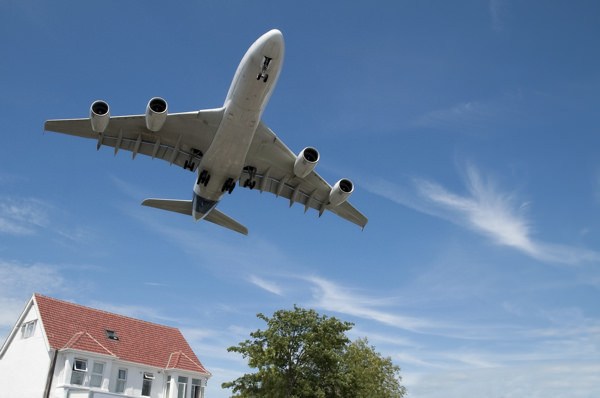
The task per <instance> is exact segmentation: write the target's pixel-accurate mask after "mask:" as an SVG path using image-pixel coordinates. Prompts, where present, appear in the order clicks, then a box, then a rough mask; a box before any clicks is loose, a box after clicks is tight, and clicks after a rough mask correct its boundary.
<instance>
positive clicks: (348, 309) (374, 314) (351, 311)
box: [304, 276, 439, 332]
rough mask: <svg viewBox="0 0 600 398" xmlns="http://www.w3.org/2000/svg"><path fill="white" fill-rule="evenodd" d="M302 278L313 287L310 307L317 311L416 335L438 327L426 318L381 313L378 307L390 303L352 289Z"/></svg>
mask: <svg viewBox="0 0 600 398" xmlns="http://www.w3.org/2000/svg"><path fill="white" fill-rule="evenodd" d="M304 279H306V280H307V281H309V282H311V283H312V284H313V293H314V297H313V300H314V303H311V305H313V306H315V307H317V308H322V309H324V310H327V311H332V312H338V313H341V314H346V315H351V316H355V317H358V318H363V319H371V320H374V321H377V322H379V323H382V324H385V325H389V326H394V327H397V328H400V329H405V330H410V331H415V332H422V331H424V330H425V329H431V328H433V327H435V326H439V325H437V324H435V323H434V322H431V321H428V320H425V319H420V318H415V317H411V316H404V315H399V314H398V313H396V312H393V311H383V310H381V309H380V307H382V306H385V305H390V304H392V303H391V302H390V303H388V302H386V301H387V300H382V299H374V298H370V297H366V296H361V295H359V294H358V293H357V292H356V291H352V289H348V288H344V287H342V286H339V285H336V284H335V283H333V282H331V281H328V280H326V279H323V278H320V277H316V276H312V277H305V278H304Z"/></svg>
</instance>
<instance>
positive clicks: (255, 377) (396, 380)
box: [222, 306, 405, 398]
mask: <svg viewBox="0 0 600 398" xmlns="http://www.w3.org/2000/svg"><path fill="white" fill-rule="evenodd" d="M257 317H258V318H260V319H262V320H263V321H265V322H266V323H267V328H266V329H265V330H260V329H259V330H257V331H255V332H252V333H250V337H251V339H248V340H246V341H243V342H241V343H239V344H238V345H237V346H233V347H229V348H228V349H227V350H228V351H229V352H237V353H240V354H242V356H243V357H244V358H246V359H248V365H249V366H250V367H251V368H254V369H256V372H255V373H249V374H245V375H243V376H241V377H239V378H238V379H236V380H234V381H232V382H228V383H223V384H222V387H223V388H232V389H233V392H234V397H239V398H242V397H244V398H248V397H269V398H284V397H285V398H292V397H294V398H309V397H311V398H312V397H319V398H330V397H331V398H335V397H356V398H362V397H382V398H388V397H389V398H397V397H402V396H403V395H404V393H405V390H404V387H402V386H401V385H400V380H401V378H400V375H399V370H400V369H399V368H398V367H397V366H395V365H393V364H392V362H391V359H389V358H382V357H381V356H380V355H379V354H378V353H376V352H375V351H374V348H373V347H371V346H369V345H368V342H367V340H366V339H364V340H360V339H359V340H357V341H356V342H353V343H351V342H350V339H348V337H347V336H346V332H347V331H348V330H350V329H351V328H352V326H353V325H352V323H349V322H342V321H340V320H338V319H336V318H335V317H327V316H322V315H319V314H317V312H315V311H314V310H307V309H303V308H299V307H297V306H294V309H293V310H279V311H276V312H275V313H274V314H273V316H272V317H271V318H269V317H267V316H265V315H263V314H258V315H257Z"/></svg>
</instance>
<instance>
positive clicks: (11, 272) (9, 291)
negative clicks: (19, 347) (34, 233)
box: [0, 260, 65, 338]
mask: <svg viewBox="0 0 600 398" xmlns="http://www.w3.org/2000/svg"><path fill="white" fill-rule="evenodd" d="M64 285H65V281H64V278H63V277H62V276H61V275H60V273H59V271H58V270H57V268H56V267H53V266H50V265H46V264H32V265H25V264H19V263H14V262H6V261H2V260H0V336H2V335H4V334H7V333H8V332H9V330H10V328H11V327H12V326H13V325H14V324H15V322H16V321H17V318H18V317H19V314H20V313H21V311H22V310H23V308H24V307H25V304H26V302H27V300H28V299H29V298H30V297H31V295H32V294H33V293H35V292H41V293H51V292H54V291H58V290H62V289H63V288H64ZM0 338H1V337H0Z"/></svg>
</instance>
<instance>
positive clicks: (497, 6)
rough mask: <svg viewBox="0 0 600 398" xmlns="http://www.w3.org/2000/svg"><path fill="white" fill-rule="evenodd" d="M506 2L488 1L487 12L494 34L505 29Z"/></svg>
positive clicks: (499, 0) (498, 0)
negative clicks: (488, 12) (488, 11)
mask: <svg viewBox="0 0 600 398" xmlns="http://www.w3.org/2000/svg"><path fill="white" fill-rule="evenodd" d="M506 9H507V2H506V0H490V3H489V10H490V18H491V22H492V29H493V30H495V31H496V32H502V31H504V29H505V22H504V20H505V18H506V11H507V10H506Z"/></svg>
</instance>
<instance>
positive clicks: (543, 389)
mask: <svg viewBox="0 0 600 398" xmlns="http://www.w3.org/2000/svg"><path fill="white" fill-rule="evenodd" d="M599 21H600V5H599V4H598V3H597V2H595V1H578V2H571V3H568V2H560V1H537V2H536V1H531V2H518V1H509V0H490V1H476V0H470V1H468V0H464V1H454V2H443V1H438V2H434V1H419V2H417V1H395V2H359V1H357V2H342V1H339V2H338V1H332V2H316V1H303V2H278V1H266V2H244V1H205V2H199V1H196V2H174V3H169V4H168V5H167V3H165V2H164V1H161V2H158V1H144V2H134V1H129V2H124V1H106V2H103V3H102V4H97V3H93V2H58V3H57V2H52V3H50V2H43V1H27V2H24V1H16V0H0V53H1V54H2V61H1V62H0V83H1V84H0V88H1V94H2V95H0V109H1V115H2V120H3V128H2V132H1V133H0V134H1V135H2V138H3V139H2V142H3V143H2V145H1V146H0V336H6V334H7V333H8V332H9V330H10V328H11V327H12V325H13V324H14V322H15V320H16V318H17V316H18V314H19V313H20V311H21V310H22V308H23V306H24V305H25V303H26V301H27V299H28V298H29V297H30V296H31V294H32V293H33V292H40V293H43V294H47V295H50V296H53V297H57V298H61V299H66V300H72V301H75V302H77V303H81V304H84V305H89V306H93V307H98V308H104V309H107V310H111V311H115V312H118V313H122V314H126V315H130V316H134V317H138V318H142V319H145V320H148V321H154V322H159V323H165V324H168V325H172V326H175V327H178V328H180V329H181V330H182V331H183V333H184V334H185V336H186V337H187V338H188V340H189V341H190V342H191V344H192V346H193V348H194V350H195V351H196V353H197V354H198V356H199V357H200V359H201V360H202V361H203V363H204V364H205V365H206V367H207V368H208V369H210V370H211V371H212V373H213V374H214V376H213V378H212V379H211V380H210V381H209V390H208V393H207V396H208V397H212V398H217V397H226V396H228V392H227V391H223V390H221V389H220V384H221V382H223V381H228V380H232V379H234V378H235V377H237V376H238V375H240V374H242V373H243V372H245V371H247V367H246V365H245V362H244V361H243V360H242V358H241V357H239V356H237V355H234V354H229V353H227V352H226V348H227V347H228V346H231V345H235V344H236V343H238V342H240V341H242V340H244V339H246V338H247V337H248V335H249V333H250V332H251V331H253V330H255V329H257V328H259V327H263V326H264V324H263V323H262V322H261V321H259V320H258V319H256V317H255V314H256V313H258V312H262V313H265V314H269V315H270V314H272V313H273V312H274V311H275V310H278V309H281V308H292V306H293V305H294V304H298V305H300V306H305V307H311V308H315V309H316V310H318V311H319V312H321V313H323V314H327V315H331V316H336V317H338V318H340V319H343V320H346V321H351V322H354V324H355V327H354V329H353V330H352V333H351V337H352V338H358V337H363V336H366V337H368V338H369V341H370V342H371V343H372V344H373V345H374V346H375V347H376V349H377V350H378V351H379V352H381V353H382V354H384V355H386V356H390V357H391V358H392V359H393V361H394V362H395V363H396V364H398V365H400V366H401V368H402V375H403V377H404V384H405V385H406V386H407V388H408V391H409V396H410V397H413V398H438V397H445V398H446V397H484V396H485V397H492V398H494V397H538V396H552V397H571V398H573V397H591V396H598V395H600V305H599V303H600V217H599V216H598V214H599V211H600V156H598V153H599V150H600V128H599V127H598V121H597V115H598V107H599V105H600V97H599V95H598V93H599V92H600V72H599V71H600V46H598V37H600V23H599ZM272 28H278V29H280V30H281V31H282V32H283V34H284V37H285V41H286V59H285V62H284V67H283V71H282V74H281V76H280V79H279V82H278V85H277V87H276V90H275V92H274V94H273V96H272V98H271V101H270V104H269V106H268V108H267V110H266V112H265V114H264V117H263V120H264V121H265V122H266V123H267V124H268V125H269V126H270V127H271V128H272V129H273V130H274V131H275V132H277V134H278V135H279V136H280V137H281V138H282V139H283V140H284V141H285V142H286V144H287V145H288V146H289V147H290V148H291V149H292V150H294V151H299V150H300V149H302V148H304V147H305V146H308V145H311V146H315V147H316V148H318V149H319V151H320V152H321V161H320V164H319V166H318V171H319V173H321V175H323V177H325V178H326V179H327V180H328V181H330V182H331V183H333V182H335V181H337V179H339V178H341V177H349V178H351V179H352V180H353V181H354V182H355V185H356V189H355V193H354V194H353V196H352V198H351V202H352V203H353V204H354V205H355V206H356V207H358V208H359V209H361V210H362V211H363V212H364V213H365V214H366V215H367V216H368V217H369V224H368V225H367V227H366V229H365V230H364V231H361V230H360V228H357V227H356V226H354V225H352V224H350V223H347V222H345V221H343V220H341V219H338V218H337V217H335V216H334V215H332V214H325V215H324V216H323V217H322V218H320V219H319V218H317V215H316V214H315V212H313V211H309V212H308V213H307V214H304V213H303V208H302V206H296V207H292V208H291V209H289V208H288V202H287V201H286V200H282V199H277V198H275V197H274V196H273V195H271V194H268V193H264V194H259V193H257V192H254V191H252V192H251V191H247V190H243V189H237V190H236V191H235V192H234V194H233V195H231V196H229V197H227V198H225V200H224V201H223V202H222V203H221V204H220V209H221V210H222V211H224V212H226V213H228V214H229V215H231V216H232V217H234V218H236V219H238V220H239V221H240V222H242V223H243V224H245V225H246V226H248V228H249V229H250V235H249V236H248V237H244V236H241V235H238V234H235V233H232V232H230V231H228V230H225V229H222V228H219V227H217V226H215V225H212V224H209V223H203V222H200V223H193V222H192V221H191V220H190V219H188V218H185V217H183V216H178V215H174V214H169V213H166V212H161V211H158V210H154V209H149V208H143V207H141V206H140V203H141V201H142V200H143V199H144V198H147V197H165V198H182V199H187V198H189V197H190V195H191V188H192V184H193V177H192V176H191V175H190V173H189V172H186V171H184V170H181V169H178V168H176V167H169V166H168V164H167V163H165V162H162V161H159V160H154V161H153V160H151V159H146V158H142V157H137V158H136V159H135V161H132V160H131V156H130V154H128V153H119V154H118V155H117V156H116V157H115V156H114V155H113V151H112V150H111V149H110V148H102V149H101V150H100V151H98V152H96V149H95V146H96V143H95V142H91V141H86V140H83V139H79V138H75V137H69V136H63V135H60V134H55V133H46V134H43V122H44V120H46V119H52V118H69V117H85V116H86V115H87V113H88V109H89V105H90V104H91V102H92V101H93V100H95V99H99V98H100V99H104V100H106V101H108V102H109V104H110V106H111V112H112V113H113V114H114V115H119V114H139V113H143V112H144V109H145V106H146V103H147V101H148V100H149V99H150V98H151V97H153V96H161V97H164V98H166V99H167V101H168V102H169V108H170V110H171V111H173V112H183V111H190V110H195V109H201V108H213V107H218V106H220V105H221V104H222V103H223V100H224V98H225V95H226V93H227V89H228V87H229V84H230V81H231V78H232V77H233V74H234V72H235V69H236V67H237V64H238V63H239V61H240V59H241V57H242V55H243V54H244V52H245V51H246V49H247V48H248V46H249V45H250V44H251V43H252V42H253V41H254V40H255V39H256V38H258V37H259V36H260V35H261V34H262V33H264V32H266V31H268V30H269V29H272Z"/></svg>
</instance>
